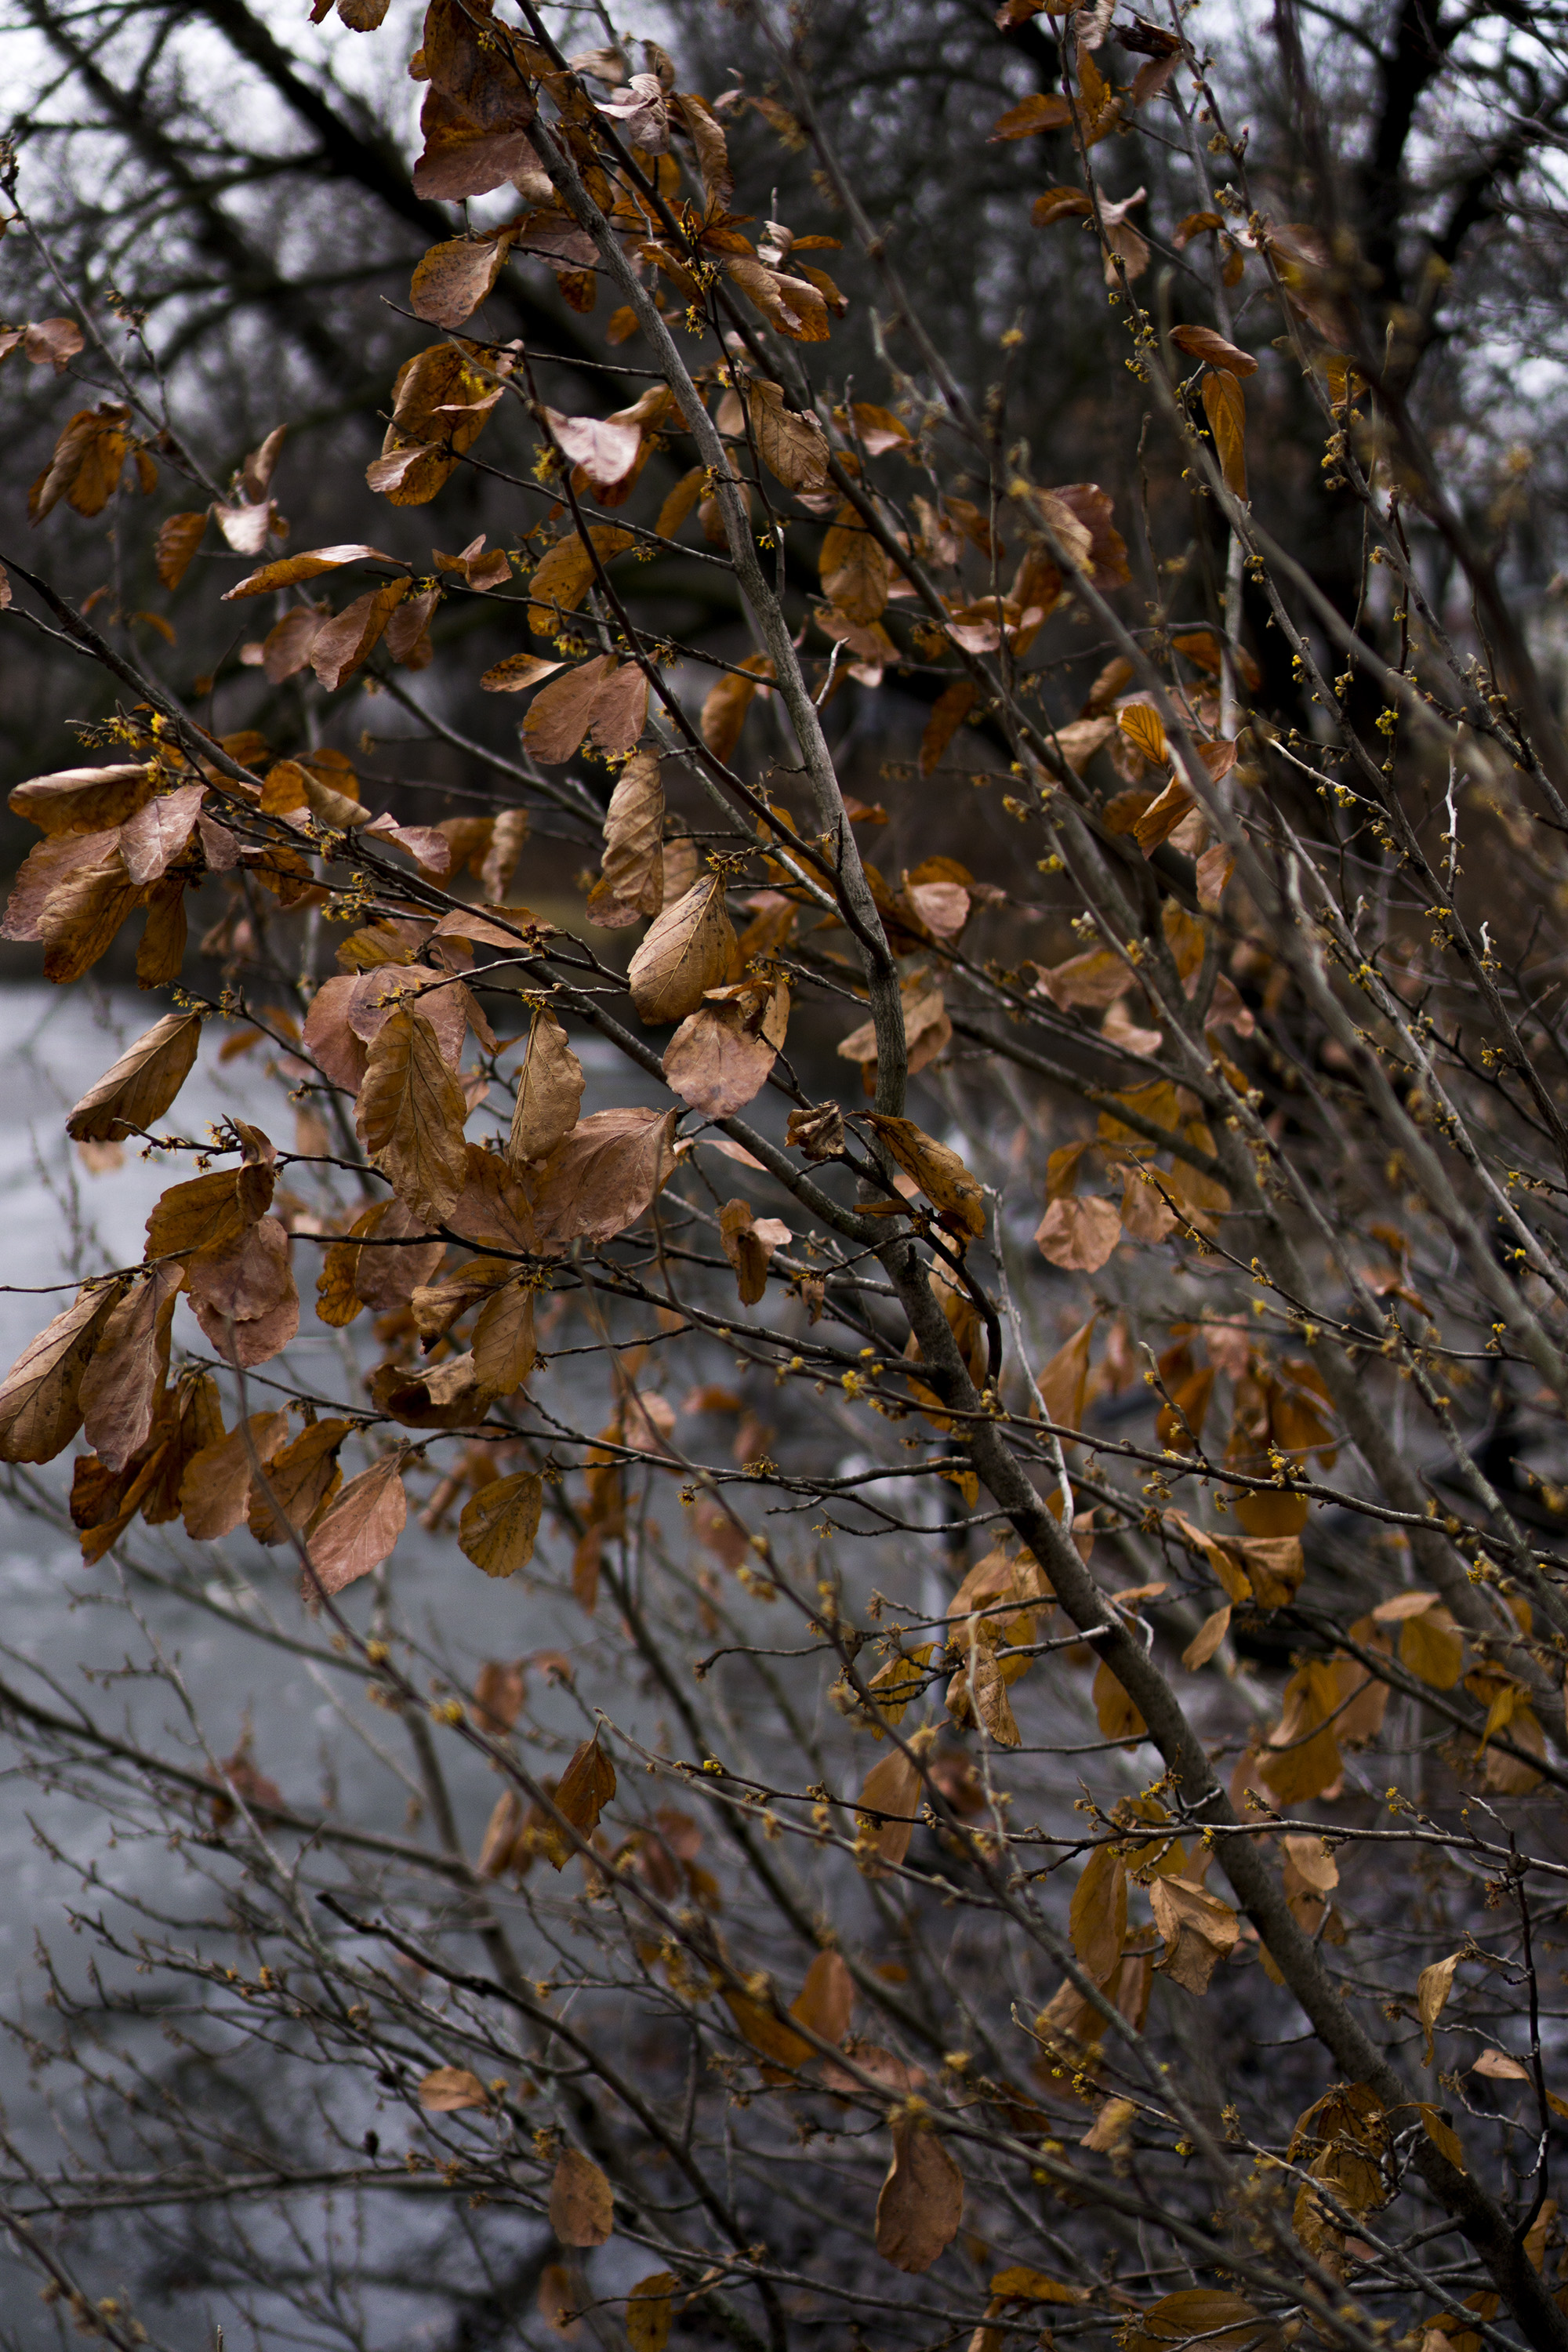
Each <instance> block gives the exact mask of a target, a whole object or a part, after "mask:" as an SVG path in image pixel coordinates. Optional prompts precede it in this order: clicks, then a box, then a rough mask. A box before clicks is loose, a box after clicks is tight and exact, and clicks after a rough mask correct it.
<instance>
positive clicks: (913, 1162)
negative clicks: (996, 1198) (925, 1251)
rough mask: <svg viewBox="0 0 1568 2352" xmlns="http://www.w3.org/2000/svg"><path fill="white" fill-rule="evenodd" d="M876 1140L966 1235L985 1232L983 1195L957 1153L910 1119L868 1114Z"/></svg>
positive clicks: (874, 1113) (929, 1199)
mask: <svg viewBox="0 0 1568 2352" xmlns="http://www.w3.org/2000/svg"><path fill="white" fill-rule="evenodd" d="M869 1118H870V1124H871V1126H872V1127H873V1128H874V1129H876V1132H877V1139H878V1141H879V1143H880V1144H881V1145H882V1146H883V1148H884V1149H885V1150H887V1152H888V1153H889V1156H890V1157H891V1159H892V1160H894V1161H895V1162H896V1163H897V1165H898V1166H899V1167H900V1168H901V1169H902V1170H903V1171H904V1173H905V1175H906V1176H910V1177H912V1178H913V1180H914V1181H915V1182H916V1183H917V1184H918V1185H919V1186H920V1188H921V1192H923V1193H924V1194H925V1196H926V1198H927V1200H928V1201H930V1202H931V1204H932V1205H933V1207H935V1208H936V1209H938V1210H941V1211H942V1212H944V1213H946V1214H947V1215H948V1216H950V1217H951V1218H952V1220H953V1221H954V1223H956V1224H957V1225H958V1226H959V1228H960V1229H961V1230H962V1231H963V1232H964V1233H966V1234H983V1233H984V1231H985V1193H984V1188H983V1187H982V1186H981V1185H980V1184H979V1183H978V1182H977V1181H976V1180H975V1179H974V1178H973V1176H972V1175H971V1174H970V1172H969V1171H968V1169H967V1168H966V1167H965V1166H964V1164H963V1160H961V1159H960V1158H959V1156H958V1154H957V1152H956V1151H950V1150H948V1148H947V1146H946V1144H945V1143H938V1142H937V1141H936V1139H935V1138H934V1137H933V1136H930V1135H927V1134H926V1132H925V1130H924V1129H922V1128H919V1127H917V1126H916V1125H915V1123H914V1121H913V1119H912V1118H884V1117H883V1116H882V1114H881V1113H880V1112H879V1111H872V1112H871V1113H870V1114H869Z"/></svg>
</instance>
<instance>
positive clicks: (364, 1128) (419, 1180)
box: [359, 1012, 468, 1225]
mask: <svg viewBox="0 0 1568 2352" xmlns="http://www.w3.org/2000/svg"><path fill="white" fill-rule="evenodd" d="M467 1118H468V1103H467V1101H466V1100H465V1098H464V1095H463V1089H462V1087H460V1086H459V1085H458V1081H457V1079H456V1078H455V1077H454V1076H453V1075H452V1072H451V1070H450V1069H449V1067H448V1066H447V1062H446V1061H445V1059H444V1058H443V1056H442V1054H441V1049H440V1046H439V1045H438V1044H437V1037H436V1032H435V1030H434V1029H433V1028H432V1027H431V1025H430V1024H429V1022H428V1021H426V1019H425V1018H424V1016H423V1015H422V1014H420V1013H404V1012H398V1013H391V1014H390V1015H389V1016H388V1018H387V1019H386V1021H385V1022H384V1024H383V1025H382V1027H381V1030H380V1032H379V1034H378V1035H377V1037H376V1039H375V1043H374V1045H373V1046H372V1047H371V1050H370V1056H369V1060H368V1062H367V1064H366V1067H365V1075H364V1083H363V1086H362V1087H361V1088H360V1097H359V1126H360V1132H361V1134H362V1135H363V1138H364V1143H365V1149H366V1150H367V1151H368V1152H369V1153H370V1156H371V1158H372V1159H373V1160H374V1161H375V1164H376V1166H377V1167H378V1168H379V1169H380V1170H381V1171H382V1173H383V1175H384V1176H385V1177H386V1179H387V1181H388V1182H389V1183H391V1184H392V1186H393V1187H394V1189H395V1191H396V1192H397V1193H398V1195H399V1197H400V1198H401V1199H402V1200H404V1201H405V1202H406V1203H407V1205H408V1207H409V1208H410V1209H412V1210H413V1212H414V1213H415V1214H416V1216H419V1217H424V1218H426V1220H427V1221H428V1222H429V1223H431V1224H436V1225H438V1224H442V1223H445V1222H446V1221H447V1218H448V1217H449V1216H450V1214H451V1212H452V1210H453V1209H454V1208H455V1206H456V1205H457V1202H458V1198H459V1197H460V1195H461V1193H462V1190H463V1186H464V1184H465V1182H466V1181H467V1179H468V1157H467V1153H466V1150H465V1147H464V1138H463V1128H464V1124H465V1122H466V1120H467Z"/></svg>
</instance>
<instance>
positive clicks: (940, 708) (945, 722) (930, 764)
mask: <svg viewBox="0 0 1568 2352" xmlns="http://www.w3.org/2000/svg"><path fill="white" fill-rule="evenodd" d="M979 691H980V689H979V688H978V687H977V686H976V685H975V683H974V680H973V678H972V677H955V678H954V679H953V681H952V685H951V686H948V687H944V688H942V692H941V694H939V695H938V697H937V698H936V700H935V702H934V703H933V704H932V705H931V717H930V718H929V719H927V720H926V725H925V732H924V734H923V735H922V736H921V761H920V766H921V775H922V776H929V775H930V774H931V771H932V770H933V769H934V768H935V766H936V765H937V762H938V761H940V760H941V758H942V753H943V752H944V751H946V749H947V747H948V745H949V744H950V743H951V742H952V739H953V737H954V736H955V735H956V734H957V732H958V730H959V729H960V728H961V727H962V726H963V722H964V720H965V719H967V718H968V716H969V714H970V712H971V711H972V710H973V708H974V699H975V697H976V695H977V694H978V693H979Z"/></svg>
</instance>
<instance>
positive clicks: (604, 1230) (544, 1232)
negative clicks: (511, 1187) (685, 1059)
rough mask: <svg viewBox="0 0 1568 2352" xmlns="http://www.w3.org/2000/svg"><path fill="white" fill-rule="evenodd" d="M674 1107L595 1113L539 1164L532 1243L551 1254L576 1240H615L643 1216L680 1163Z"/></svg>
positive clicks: (582, 1120) (538, 1248)
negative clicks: (617, 1235)
mask: <svg viewBox="0 0 1568 2352" xmlns="http://www.w3.org/2000/svg"><path fill="white" fill-rule="evenodd" d="M676 1117H677V1113H676V1112H675V1111H674V1110H673V1109H671V1110H668V1111H662V1112H661V1111H658V1110H657V1109H649V1108H639V1109H626V1110H601V1111H595V1112H594V1113H593V1114H592V1116H591V1117H590V1118H584V1119H580V1120H579V1121H578V1123H577V1125H576V1126H575V1127H574V1129H573V1130H572V1132H571V1134H570V1135H568V1136H566V1137H565V1138H564V1139H563V1140H562V1141H561V1142H560V1143H558V1144H557V1145H556V1147H555V1149H554V1150H553V1151H552V1153H551V1154H550V1157H549V1158H548V1159H547V1160H545V1162H544V1164H543V1166H542V1168H541V1169H540V1171H539V1172H538V1176H537V1178H536V1180H535V1186H534V1232H535V1244H534V1245H535V1247H536V1248H537V1250H538V1253H539V1255H541V1256H543V1257H549V1256H552V1255H556V1254H557V1253H558V1252H560V1251H561V1250H563V1249H564V1248H565V1247H566V1246H567V1244H569V1243H571V1242H574V1241H586V1242H590V1243H599V1242H607V1241H612V1240H613V1239H614V1238H615V1236H616V1234H619V1233H624V1232H625V1231H626V1228H627V1226H628V1225H635V1224H636V1223H637V1220H638V1218H639V1217H641V1216H643V1215H644V1214H646V1213H647V1209H648V1206H649V1204H650V1203H651V1202H652V1201H653V1199H654V1198H655V1196H656V1194H657V1193H658V1192H659V1190H660V1188H661V1187H662V1186H663V1184H664V1183H665V1182H666V1181H667V1180H668V1176H669V1175H670V1173H671V1171H672V1170H673V1169H674V1166H675V1151H674V1139H675V1121H676Z"/></svg>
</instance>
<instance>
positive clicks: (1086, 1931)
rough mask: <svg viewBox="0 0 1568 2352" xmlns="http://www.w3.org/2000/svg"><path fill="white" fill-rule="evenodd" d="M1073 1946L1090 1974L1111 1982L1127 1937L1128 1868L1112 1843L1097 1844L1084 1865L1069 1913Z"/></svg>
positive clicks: (1095, 1978) (1119, 1962) (1105, 1981)
mask: <svg viewBox="0 0 1568 2352" xmlns="http://www.w3.org/2000/svg"><path fill="white" fill-rule="evenodd" d="M1068 1933H1069V1934H1070V1935H1071V1937H1072V1948H1073V1950H1074V1951H1075V1952H1076V1953H1077V1954H1078V1957H1079V1961H1080V1963H1081V1964H1082V1967H1083V1970H1084V1973H1085V1975H1086V1976H1090V1977H1092V1978H1093V1979H1094V1981H1095V1983H1096V1984H1101V1985H1103V1984H1109V1983H1110V1979H1111V1978H1112V1977H1113V1976H1114V1975H1115V1973H1116V1971H1117V1969H1119V1968H1120V1967H1121V1947H1122V1945H1123V1944H1124V1943H1125V1942H1126V1940H1127V1870H1126V1865H1125V1864H1124V1863H1123V1862H1122V1860H1121V1855H1120V1854H1118V1853H1113V1852H1112V1851H1111V1849H1110V1846H1108V1845H1102V1846H1097V1847H1096V1848H1095V1850H1094V1852H1093V1853H1091V1854H1090V1856H1089V1860H1088V1862H1087V1863H1086V1864H1084V1867H1083V1872H1082V1874H1081V1876H1080V1877H1079V1882H1078V1885H1077V1886H1076V1887H1075V1888H1074V1889H1073V1898H1072V1905H1071V1907H1070V1909H1069V1911H1068Z"/></svg>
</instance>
